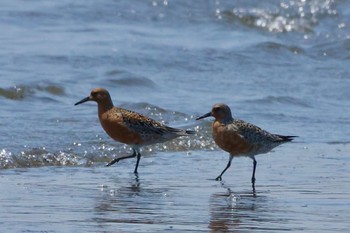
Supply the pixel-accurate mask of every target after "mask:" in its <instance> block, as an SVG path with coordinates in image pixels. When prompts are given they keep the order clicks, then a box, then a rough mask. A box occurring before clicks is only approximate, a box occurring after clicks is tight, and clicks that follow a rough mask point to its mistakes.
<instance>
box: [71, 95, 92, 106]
mask: <svg viewBox="0 0 350 233" xmlns="http://www.w3.org/2000/svg"><path fill="white" fill-rule="evenodd" d="M89 100H90V97H89V96H88V97H86V98H84V99H82V100H80V101H78V102H76V103H75V104H74V105H78V104H82V103H85V102H87V101H89Z"/></svg>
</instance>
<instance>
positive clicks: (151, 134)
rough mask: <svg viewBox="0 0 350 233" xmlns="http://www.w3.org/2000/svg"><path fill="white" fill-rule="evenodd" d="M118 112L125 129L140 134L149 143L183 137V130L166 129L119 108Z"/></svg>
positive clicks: (139, 115)
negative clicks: (125, 126)
mask: <svg viewBox="0 0 350 233" xmlns="http://www.w3.org/2000/svg"><path fill="white" fill-rule="evenodd" d="M119 111H120V113H121V114H122V117H123V121H124V123H125V124H126V125H127V127H128V128H129V129H131V130H132V131H134V132H137V133H140V135H141V137H142V138H144V139H146V140H147V141H149V142H150V143H151V142H153V140H156V141H163V140H167V139H171V138H175V137H177V136H181V135H185V133H183V130H180V129H175V128H171V127H168V126H166V125H163V124H161V123H160V122H157V121H155V120H153V119H151V118H149V117H146V116H144V115H142V114H140V113H137V112H133V111H130V110H126V109H121V108H119ZM162 139H163V140H162Z"/></svg>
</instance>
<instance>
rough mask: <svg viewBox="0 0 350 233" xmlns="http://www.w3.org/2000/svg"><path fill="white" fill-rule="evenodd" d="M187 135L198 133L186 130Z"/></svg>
mask: <svg viewBox="0 0 350 233" xmlns="http://www.w3.org/2000/svg"><path fill="white" fill-rule="evenodd" d="M185 133H186V134H195V133H196V131H194V130H186V131H185Z"/></svg>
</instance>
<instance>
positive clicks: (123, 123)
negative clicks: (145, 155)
mask: <svg viewBox="0 0 350 233" xmlns="http://www.w3.org/2000/svg"><path fill="white" fill-rule="evenodd" d="M87 101H95V102H97V105H98V117H99V119H100V123H101V125H102V128H103V129H104V130H105V131H106V133H107V134H108V135H109V136H110V137H111V138H112V139H114V140H116V141H118V142H121V143H125V144H127V145H130V146H131V148H132V149H133V154H131V155H128V156H124V157H119V158H115V159H113V160H112V161H111V162H109V163H108V164H107V165H106V166H111V165H113V164H115V163H117V162H119V161H120V160H124V159H128V158H133V157H137V160H136V166H135V170H134V173H135V174H136V173H137V168H138V166H139V162H140V159H141V153H140V147H142V146H146V145H151V144H155V143H161V142H165V141H168V140H171V139H174V138H177V137H180V136H187V135H190V134H194V133H195V132H194V131H191V130H182V129H175V128H172V127H169V126H166V125H163V124H161V123H159V122H157V121H155V120H153V119H151V118H148V117H146V116H144V115H142V114H139V113H137V112H133V111H130V110H126V109H123V108H118V107H114V106H113V102H112V99H111V97H110V95H109V93H108V91H107V90H106V89H104V88H95V89H93V90H92V91H91V94H90V96H88V97H86V98H84V99H82V100H80V101H79V102H77V103H75V105H78V104H82V103H85V102H87Z"/></svg>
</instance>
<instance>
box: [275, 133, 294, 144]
mask: <svg viewBox="0 0 350 233" xmlns="http://www.w3.org/2000/svg"><path fill="white" fill-rule="evenodd" d="M276 136H277V137H278V139H277V140H276V142H291V141H293V140H294V138H296V137H298V136H284V135H278V134H276Z"/></svg>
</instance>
